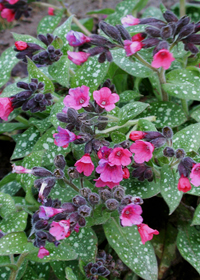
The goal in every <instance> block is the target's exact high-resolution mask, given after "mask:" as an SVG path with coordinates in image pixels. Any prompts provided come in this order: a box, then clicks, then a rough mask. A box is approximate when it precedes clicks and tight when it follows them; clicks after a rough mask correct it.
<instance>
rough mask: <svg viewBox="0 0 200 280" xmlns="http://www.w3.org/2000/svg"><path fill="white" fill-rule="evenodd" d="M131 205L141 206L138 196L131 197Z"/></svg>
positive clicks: (140, 199) (141, 201)
mask: <svg viewBox="0 0 200 280" xmlns="http://www.w3.org/2000/svg"><path fill="white" fill-rule="evenodd" d="M132 203H134V204H136V205H141V204H143V199H142V198H141V197H139V196H133V197H132Z"/></svg>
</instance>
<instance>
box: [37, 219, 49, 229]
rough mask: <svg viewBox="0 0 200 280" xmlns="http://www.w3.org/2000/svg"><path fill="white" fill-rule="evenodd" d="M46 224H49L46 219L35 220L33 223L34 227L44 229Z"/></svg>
mask: <svg viewBox="0 0 200 280" xmlns="http://www.w3.org/2000/svg"><path fill="white" fill-rule="evenodd" d="M48 224H49V223H48V221H44V220H40V221H37V222H36V223H35V229H37V230H39V229H44V228H46V227H47V225H48Z"/></svg>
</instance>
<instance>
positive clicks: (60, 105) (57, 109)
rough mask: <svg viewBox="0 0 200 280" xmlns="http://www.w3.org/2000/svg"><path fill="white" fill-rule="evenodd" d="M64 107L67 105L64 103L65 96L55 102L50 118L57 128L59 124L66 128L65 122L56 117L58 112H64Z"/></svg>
mask: <svg viewBox="0 0 200 280" xmlns="http://www.w3.org/2000/svg"><path fill="white" fill-rule="evenodd" d="M64 107H65V106H64V103H63V98H60V100H59V101H58V102H57V103H56V104H54V105H53V107H52V109H51V113H50V117H49V120H50V122H51V123H52V124H53V126H54V127H55V128H56V129H57V127H58V126H61V127H63V128H64V126H63V123H62V122H60V121H59V120H58V119H57V117H56V115H57V113H62V110H63V108H64Z"/></svg>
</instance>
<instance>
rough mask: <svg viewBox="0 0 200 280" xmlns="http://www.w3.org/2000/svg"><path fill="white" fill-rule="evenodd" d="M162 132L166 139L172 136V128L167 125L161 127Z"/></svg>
mask: <svg viewBox="0 0 200 280" xmlns="http://www.w3.org/2000/svg"><path fill="white" fill-rule="evenodd" d="M162 133H163V135H164V136H165V137H166V138H167V139H171V138H172V137H173V130H172V129H171V127H169V126H165V127H163V129H162Z"/></svg>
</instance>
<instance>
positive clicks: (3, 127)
mask: <svg viewBox="0 0 200 280" xmlns="http://www.w3.org/2000/svg"><path fill="white" fill-rule="evenodd" d="M25 128H27V125H25V124H23V123H18V122H17V123H0V133H4V132H11V131H13V130H18V129H25Z"/></svg>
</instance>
